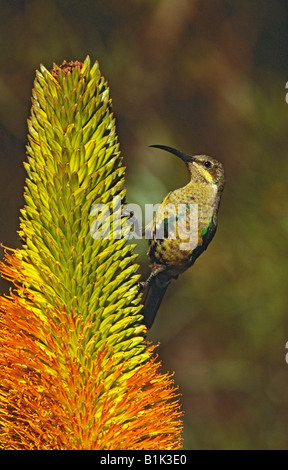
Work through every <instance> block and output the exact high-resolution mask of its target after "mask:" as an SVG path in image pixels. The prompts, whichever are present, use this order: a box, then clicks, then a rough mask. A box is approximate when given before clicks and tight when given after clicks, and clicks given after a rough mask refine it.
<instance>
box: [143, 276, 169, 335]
mask: <svg viewBox="0 0 288 470" xmlns="http://www.w3.org/2000/svg"><path fill="white" fill-rule="evenodd" d="M161 277H162V276H161V274H158V275H157V276H154V277H151V279H149V283H148V289H147V292H146V295H145V297H144V307H143V310H142V311H141V313H142V315H143V316H144V319H143V323H144V325H145V326H146V327H147V329H148V330H149V328H151V326H152V324H153V322H154V320H155V317H156V314H157V312H158V309H159V307H160V304H161V302H162V300H163V297H164V295H165V292H166V290H167V288H168V286H169V284H170V282H171V280H172V279H171V278H170V279H169V280H167V279H166V280H165V281H164V280H163V279H161Z"/></svg>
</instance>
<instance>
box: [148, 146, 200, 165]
mask: <svg viewBox="0 0 288 470" xmlns="http://www.w3.org/2000/svg"><path fill="white" fill-rule="evenodd" d="M149 147H154V148H156V149H161V150H166V152H170V153H173V154H174V155H176V157H179V158H181V160H183V162H194V161H195V158H194V157H192V156H191V155H187V153H184V152H181V151H180V150H177V149H174V148H173V147H167V146H166V145H149Z"/></svg>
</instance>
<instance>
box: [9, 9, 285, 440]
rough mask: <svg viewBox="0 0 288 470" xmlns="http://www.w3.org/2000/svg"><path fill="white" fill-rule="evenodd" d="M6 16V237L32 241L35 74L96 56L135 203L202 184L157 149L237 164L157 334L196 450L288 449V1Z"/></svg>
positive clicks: (15, 243) (12, 241)
mask: <svg viewBox="0 0 288 470" xmlns="http://www.w3.org/2000/svg"><path fill="white" fill-rule="evenodd" d="M0 18H1V26H0V57H1V67H0V142H1V145H0V195H1V198H0V240H1V241H2V242H3V244H4V245H7V246H10V247H13V248H15V247H19V246H20V241H19V237H18V235H17V230H18V228H19V223H18V217H19V209H20V208H21V207H22V206H23V197H22V194H23V186H24V179H25V172H24V169H23V166H22V161H23V160H24V158H25V144H26V134H27V124H26V119H27V117H28V116H29V112H30V96H31V89H32V85H33V80H34V76H35V70H36V68H38V67H39V64H40V63H43V64H44V65H45V66H46V67H47V68H51V67H52V64H53V62H56V63H58V64H60V63H62V61H63V60H64V59H66V60H80V61H83V60H84V59H85V57H86V55H87V54H89V55H90V57H91V60H92V61H95V60H96V59H97V60H98V61H99V63H100V68H101V72H102V74H103V75H104V76H105V78H106V79H107V80H108V83H109V86H110V90H111V96H112V99H113V110H114V113H115V116H116V119H117V131H118V135H119V139H120V144H121V150H122V153H123V155H124V158H125V163H126V166H127V188H128V200H129V202H133V203H139V204H141V206H142V207H144V204H145V203H156V202H160V201H161V200H162V198H163V196H164V195H166V194H167V192H168V191H169V190H171V189H175V188H176V187H180V186H182V185H183V184H185V183H186V182H187V181H188V176H187V174H186V169H185V166H184V165H183V164H182V163H181V162H180V161H179V160H178V159H177V158H176V157H173V156H172V155H171V156H169V155H168V154H165V153H164V152H160V151H157V150H152V149H149V148H148V146H149V145H150V144H155V143H160V144H166V145H171V146H174V147H177V148H179V149H181V150H183V151H185V152H187V153H192V154H199V153H207V154H210V155H212V156H214V157H215V158H217V159H219V160H221V161H222V162H223V163H224V165H225V169H226V177H227V185H226V188H225V192H224V196H223V200H222V204H221V208H220V214H219V227H218V232H217V234H216V237H215V239H214V240H213V242H212V243H211V245H210V246H209V248H208V251H207V252H206V253H205V254H203V255H202V256H201V258H200V259H199V260H198V261H197V262H196V263H195V265H194V266H193V268H192V269H191V270H190V271H188V272H186V273H185V274H183V275H182V276H181V277H180V279H179V280H178V281H177V282H175V283H174V284H173V286H172V287H170V290H169V292H168V294H167V296H166V298H165V301H164V302H163V304H162V307H161V310H160V312H159V314H158V317H157V320H156V322H155V325H154V327H153V329H152V330H151V332H150V333H149V339H151V340H153V341H155V342H158V341H160V346H159V348H158V354H159V358H160V359H161V361H162V363H163V370H164V371H166V370H168V371H170V372H172V371H175V382H176V384H178V385H179V391H180V393H181V394H182V399H181V400H182V404H183V410H184V411H185V416H184V448H185V449H287V448H288V426H287V421H288V364H286V362H285V355H286V352H288V351H286V350H285V345H286V341H288V319H287V277H288V269H287V255H288V245H287V236H288V184H287V180H288V177H287V175H288V159H287V145H288V139H287V128H288V104H287V103H286V101H285V96H286V92H288V89H287V90H286V89H285V85H286V82H287V81H288V60H287V50H288V2H287V1H286V0H282V1H280V0H273V2H272V1H271V0H256V1H253V2H251V0H241V1H240V0H237V1H235V0H234V1H233V0H227V1H224V0H207V1H205V2H204V1H200V0H134V1H133V0H130V1H128V0H124V1H123V0H121V1H119V0H106V1H97V0H91V1H88V0H87V1H85V0H84V1H66V0H62V1H55V0H49V1H47V0H31V1H5V0H1V4H0ZM146 248H147V242H146V241H140V242H139V247H138V248H137V250H138V252H139V253H140V257H139V263H140V264H141V273H142V274H143V277H145V276H146V275H147V274H148V272H149V270H148V266H147V260H146V258H145V251H146ZM2 254H3V252H1V255H2ZM1 290H2V291H5V292H7V291H8V283H6V282H5V281H1Z"/></svg>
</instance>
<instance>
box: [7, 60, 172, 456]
mask: <svg viewBox="0 0 288 470" xmlns="http://www.w3.org/2000/svg"><path fill="white" fill-rule="evenodd" d="M28 128H29V135H28V140H29V143H28V146H27V156H28V161H27V162H26V163H25V169H26V171H27V179H26V186H25V192H24V197H25V202H26V204H25V207H24V208H23V210H22V211H21V219H20V232H19V234H20V236H21V238H22V241H23V247H22V249H18V250H10V249H7V251H6V259H5V262H3V263H2V264H1V273H2V276H4V277H5V278H7V279H9V280H10V281H11V282H12V283H13V284H14V289H13V290H11V293H10V295H9V296H8V297H5V296H2V297H0V327H1V334H0V373H1V381H0V447H1V448H4V449H130V450H133V449H175V448H179V446H180V445H181V444H180V443H181V421H180V411H179V403H178V399H177V397H176V395H175V393H176V392H175V387H173V384H172V379H171V377H169V376H168V375H163V374H160V373H159V372H158V368H159V363H157V361H156V359H155V358H154V357H153V356H152V351H153V348H152V347H149V346H148V345H147V343H146V340H145V335H146V328H145V327H144V326H143V325H142V322H141V321H142V315H141V308H142V306H141V295H140V294H139V292H138V286H137V282H138V279H139V275H138V274H137V269H138V266H137V264H135V258H136V255H135V254H134V253H133V251H134V247H135V246H134V245H131V244H127V240H126V239H125V238H121V239H113V237H110V238H108V239H104V238H99V239H94V238H92V237H91V233H90V226H91V223H92V222H93V220H95V217H94V216H93V213H92V215H91V212H90V210H91V207H92V206H93V205H94V204H98V203H104V204H106V205H107V206H108V207H110V208H112V203H113V197H114V196H119V197H120V198H121V201H123V203H124V201H125V189H124V182H125V180H124V176H125V167H124V166H123V161H122V157H121V155H120V152H119V144H118V139H117V134H116V129H115V120H114V117H113V113H112V105H111V99H110V97H109V89H108V86H107V83H106V82H105V80H104V78H103V77H102V76H101V73H100V71H99V66H98V63H95V64H94V65H93V66H91V64H90V59H89V57H87V58H86V60H85V61H84V63H80V62H71V63H69V64H68V63H66V62H64V63H63V64H62V65H61V66H57V65H55V64H54V67H53V70H52V71H51V72H49V71H48V70H46V69H45V68H44V67H43V66H41V68H40V71H38V72H37V73H36V80H35V84H34V89H33V93H32V109H31V117H30V119H29V121H28ZM93 217H94V218H93ZM126 220H127V217H123V218H122V219H121V224H122V225H123V224H124V223H125V221H126Z"/></svg>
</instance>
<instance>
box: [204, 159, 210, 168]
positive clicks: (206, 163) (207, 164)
mask: <svg viewBox="0 0 288 470" xmlns="http://www.w3.org/2000/svg"><path fill="white" fill-rule="evenodd" d="M204 166H205V167H206V168H211V162H209V160H206V162H204Z"/></svg>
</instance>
